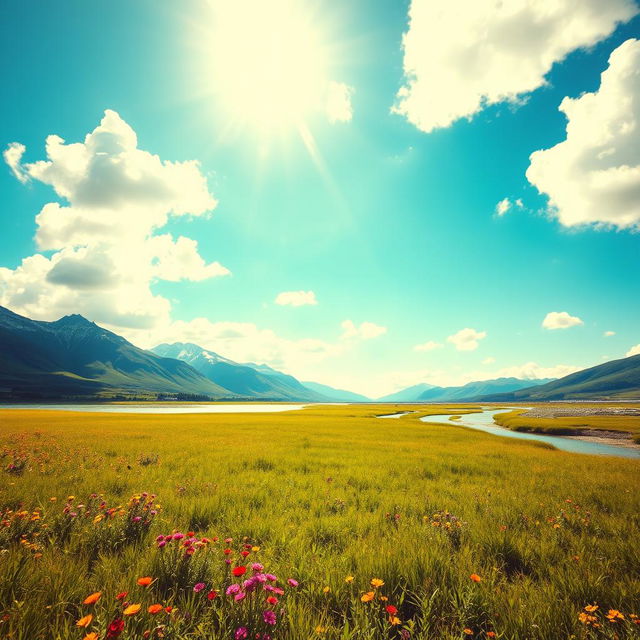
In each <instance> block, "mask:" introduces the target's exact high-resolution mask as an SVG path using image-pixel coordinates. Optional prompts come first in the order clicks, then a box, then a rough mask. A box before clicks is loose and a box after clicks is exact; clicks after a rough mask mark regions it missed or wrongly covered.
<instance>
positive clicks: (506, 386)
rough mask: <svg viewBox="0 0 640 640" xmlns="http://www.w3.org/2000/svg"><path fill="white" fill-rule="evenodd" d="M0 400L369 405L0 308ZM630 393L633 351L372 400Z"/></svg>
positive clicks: (639, 384) (636, 375) (82, 325)
mask: <svg viewBox="0 0 640 640" xmlns="http://www.w3.org/2000/svg"><path fill="white" fill-rule="evenodd" d="M0 397H4V398H23V399H63V398H71V399H119V398H122V399H130V398H140V399H156V398H176V399H179V400H182V399H191V400H193V399H206V400H253V399H256V400H271V401H296V402H372V400H371V399H370V398H367V397H366V396H363V395H361V394H357V393H353V392H351V391H346V390H343V389H335V388H333V387H330V386H328V385H324V384H320V383H317V382H309V381H307V382H300V381H299V380H297V379H296V378H294V377H293V376H291V375H288V374H285V373H282V372H280V371H277V370H276V369H273V368H271V367H270V366H268V365H266V364H255V363H251V362H248V363H238V362H234V361H233V360H229V359H228V358H225V357H223V356H221V355H219V354H217V353H215V352H213V351H209V350H207V349H203V348H202V347H200V346H198V345H196V344H192V343H180V342H178V343H174V344H160V345H158V346H157V347H154V348H153V349H152V350H150V351H146V350H144V349H140V348H138V347H136V346H135V345H133V344H131V343H130V342H128V341H127V340H125V339H124V338H123V337H121V336H119V335H117V334H115V333H113V332H111V331H108V330H107V329H103V328H102V327H99V326H98V325H96V324H95V323H93V322H90V321H89V320H87V319H85V318H83V317H82V316H80V315H69V316H65V317H64V318H60V319H59V320H56V321H54V322H44V321H39V320H31V319H29V318H26V317H24V316H20V315H18V314H16V313H13V312H12V311H10V310H9V309H5V308H4V307H0ZM638 398H640V355H638V356H631V357H627V358H622V359H620V360H614V361H611V362H606V363H604V364H601V365H598V366H595V367H591V368H589V369H585V370H583V371H579V372H577V373H573V374H571V375H569V376H565V377H564V378H560V379H558V380H520V379H518V378H497V379H495V380H483V381H478V382H470V383H468V384H466V385H464V386H460V387H438V386H434V385H430V384H427V383H421V384H418V385H414V386H412V387H409V388H407V389H403V390H401V391H398V392H396V393H393V394H390V395H387V396H383V397H382V398H378V399H377V400H376V402H416V403H419V402H462V401H473V402H475V401H487V402H521V401H547V400H573V399H575V400H593V399H615V400H625V399H628V400H631V399H638Z"/></svg>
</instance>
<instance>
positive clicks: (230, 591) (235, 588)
mask: <svg viewBox="0 0 640 640" xmlns="http://www.w3.org/2000/svg"><path fill="white" fill-rule="evenodd" d="M225 593H226V594H227V595H228V596H233V595H235V594H236V593H240V585H239V584H231V585H229V586H228V587H227V590H226V592H225Z"/></svg>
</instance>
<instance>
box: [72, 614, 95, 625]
mask: <svg viewBox="0 0 640 640" xmlns="http://www.w3.org/2000/svg"><path fill="white" fill-rule="evenodd" d="M92 620H93V616H92V615H91V614H90V613H89V614H87V615H86V616H83V617H82V618H80V620H78V622H76V627H88V626H89V625H90V624H91V621H92Z"/></svg>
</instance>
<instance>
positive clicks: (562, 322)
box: [542, 311, 584, 330]
mask: <svg viewBox="0 0 640 640" xmlns="http://www.w3.org/2000/svg"><path fill="white" fill-rule="evenodd" d="M580 324H584V322H582V320H581V319H580V318H578V317H577V316H572V315H569V314H568V313H567V312H566V311H550V312H549V313H547V315H546V316H545V317H544V320H543V321H542V326H543V327H544V328H545V329H550V330H553V329H569V328H570V327H575V326H577V325H580Z"/></svg>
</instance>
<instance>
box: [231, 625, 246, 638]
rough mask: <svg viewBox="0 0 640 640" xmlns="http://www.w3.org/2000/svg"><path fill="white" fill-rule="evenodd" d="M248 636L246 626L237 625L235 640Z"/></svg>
mask: <svg viewBox="0 0 640 640" xmlns="http://www.w3.org/2000/svg"><path fill="white" fill-rule="evenodd" d="M248 636H249V632H248V631H247V627H238V628H237V629H236V633H235V635H234V638H235V640H245V638H247V637H248Z"/></svg>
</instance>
